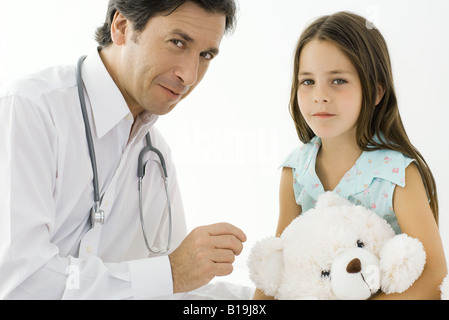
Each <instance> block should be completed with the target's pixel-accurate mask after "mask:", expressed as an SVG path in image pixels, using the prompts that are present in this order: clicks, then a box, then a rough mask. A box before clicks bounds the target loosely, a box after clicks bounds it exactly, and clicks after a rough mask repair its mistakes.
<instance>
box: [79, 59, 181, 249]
mask: <svg viewBox="0 0 449 320" xmlns="http://www.w3.org/2000/svg"><path fill="white" fill-rule="evenodd" d="M86 57H87V56H82V57H80V58H79V59H78V63H77V69H76V81H77V85H78V96H79V100H80V105H81V111H82V114H83V120H84V127H85V131H86V138H87V145H88V149H89V155H90V162H91V165H92V173H93V179H92V184H93V188H94V207H93V208H92V210H91V224H92V227H94V226H95V224H96V223H101V224H103V223H104V221H105V214H104V212H103V210H101V209H100V191H99V187H98V170H97V159H96V156H95V147H94V143H93V139H92V131H91V128H90V123H89V116H88V114H87V108H86V101H85V96H84V85H83V77H82V74H81V72H82V71H81V66H82V64H83V62H84V60H85V59H86ZM146 142H147V146H146V147H144V148H143V149H142V150H141V152H140V153H139V158H138V164H137V176H138V178H139V186H138V188H139V215H140V224H141V227H142V233H143V238H144V241H145V245H146V247H147V249H148V251H149V252H151V253H154V254H166V253H167V252H168V251H169V250H170V247H171V240H172V232H173V230H172V229H173V227H172V225H173V219H172V212H171V201H170V194H169V185H168V174H167V166H166V163H165V159H164V156H163V155H162V152H160V151H159V150H158V149H157V148H155V147H153V144H152V143H151V136H150V132H148V133H147V134H146ZM148 152H154V153H155V154H156V155H157V156H158V158H159V161H160V163H161V167H162V171H163V174H164V177H163V180H164V188H165V194H166V198H167V206H168V219H169V233H168V241H167V247H166V248H165V249H164V250H162V249H159V248H156V247H151V246H150V244H149V241H148V239H147V236H146V231H145V221H144V217H143V204H142V198H143V195H142V192H143V191H142V189H143V188H142V182H143V178H144V176H145V166H146V163H144V157H145V155H146V154H147V153H148Z"/></svg>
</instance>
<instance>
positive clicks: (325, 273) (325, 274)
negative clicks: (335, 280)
mask: <svg viewBox="0 0 449 320" xmlns="http://www.w3.org/2000/svg"><path fill="white" fill-rule="evenodd" d="M330 275H331V272H330V271H327V270H324V271H321V277H322V278H329V277H330Z"/></svg>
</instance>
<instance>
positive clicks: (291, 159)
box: [280, 137, 321, 169]
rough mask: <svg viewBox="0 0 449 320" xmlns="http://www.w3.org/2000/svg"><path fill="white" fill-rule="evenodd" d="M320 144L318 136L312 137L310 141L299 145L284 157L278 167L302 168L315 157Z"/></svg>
mask: <svg viewBox="0 0 449 320" xmlns="http://www.w3.org/2000/svg"><path fill="white" fill-rule="evenodd" d="M320 146H321V140H320V139H319V138H318V137H314V138H312V140H310V142H308V143H306V144H303V145H300V146H298V147H296V148H295V149H293V151H292V152H290V154H289V155H288V156H287V157H286V158H285V159H284V161H283V162H282V163H281V166H280V167H287V168H294V169H298V168H304V167H305V166H306V164H308V163H309V162H310V161H311V160H312V159H313V158H316V155H317V153H318V150H319V149H320Z"/></svg>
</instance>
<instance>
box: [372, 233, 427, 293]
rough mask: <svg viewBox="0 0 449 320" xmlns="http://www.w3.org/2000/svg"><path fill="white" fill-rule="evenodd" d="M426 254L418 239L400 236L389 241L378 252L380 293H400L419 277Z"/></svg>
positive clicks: (404, 235)
mask: <svg viewBox="0 0 449 320" xmlns="http://www.w3.org/2000/svg"><path fill="white" fill-rule="evenodd" d="M425 263H426V253H425V251H424V248H423V246H422V244H421V242H420V241H419V240H418V239H415V238H411V237H409V236H408V235H406V234H400V235H397V236H395V237H394V238H392V239H391V240H389V241H388V242H387V243H386V244H385V246H384V247H383V248H382V250H381V251H380V270H381V274H382V280H381V286H382V291H383V292H385V293H387V294H391V293H401V292H404V291H405V290H407V289H408V288H409V287H410V286H411V285H412V284H413V283H414V282H415V281H416V279H418V278H419V276H420V275H421V273H422V271H423V269H424V265H425Z"/></svg>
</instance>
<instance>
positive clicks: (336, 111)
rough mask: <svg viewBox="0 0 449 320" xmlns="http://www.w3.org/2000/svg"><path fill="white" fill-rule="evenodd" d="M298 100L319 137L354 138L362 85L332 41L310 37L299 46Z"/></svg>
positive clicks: (349, 62)
mask: <svg viewBox="0 0 449 320" xmlns="http://www.w3.org/2000/svg"><path fill="white" fill-rule="evenodd" d="M298 104H299V109H300V111H301V114H302V115H303V117H304V119H305V120H306V122H307V124H308V125H309V127H310V128H311V129H312V130H313V132H314V133H315V134H316V135H317V136H318V137H320V138H322V139H329V138H340V137H350V138H355V134H356V129H357V120H358V118H359V115H360V111H361V108H362V85H361V82H360V79H359V76H358V73H357V70H356V69H355V68H354V66H353V65H352V63H351V61H350V60H349V59H348V58H347V57H346V55H345V54H344V53H343V51H342V50H341V49H340V48H338V47H337V46H336V45H335V44H333V43H332V42H330V41H326V40H312V41H311V42H309V43H308V44H307V45H305V46H304V48H303V49H302V51H301V55H300V59H299V73H298Z"/></svg>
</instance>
